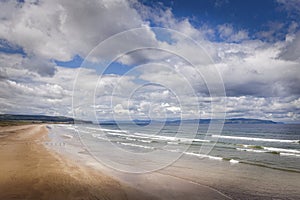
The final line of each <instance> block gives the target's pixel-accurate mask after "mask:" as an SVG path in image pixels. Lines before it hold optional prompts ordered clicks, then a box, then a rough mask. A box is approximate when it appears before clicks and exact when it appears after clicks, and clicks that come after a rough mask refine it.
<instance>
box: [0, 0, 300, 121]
mask: <svg viewBox="0 0 300 200" xmlns="http://www.w3.org/2000/svg"><path fill="white" fill-rule="evenodd" d="M79 10H80V12H78V11H79ZM299 13H300V1H298V0H264V1H258V0H252V1H250V0H249V1H239V0H224V1H220V0H210V1H205V0H201V1H196V0H194V1H193V0H178V1H144V0H140V1H138V0H130V1H127V0H120V1H114V0H112V1H104V0H87V1H68V0H63V1H60V0H41V1H26V0H25V1H0V21H1V22H0V66H1V68H0V88H1V89H0V92H1V99H0V106H1V110H0V112H1V113H21V114H48V115H67V116H73V115H74V114H75V115H77V117H78V118H87V119H89V118H91V117H93V116H94V113H96V115H98V117H100V118H101V119H112V118H114V117H117V118H122V119H123V118H124V119H127V118H128V117H131V118H141V119H142V118H147V119H148V118H149V117H150V116H151V117H153V118H161V117H162V116H166V117H168V118H172V117H174V118H178V117H179V116H183V117H184V118H199V117H200V116H201V117H203V118H209V117H211V116H212V115H213V111H212V107H211V105H210V104H211V103H212V102H218V103H217V104H218V105H217V106H216V111H217V112H220V113H221V112H224V113H226V117H228V118H235V117H247V118H261V119H270V120H275V121H287V122H300V88H299V85H300V78H299V77H300V72H299V66H300V53H299V52H300V31H299V30H300V29H299V27H300V24H299V21H300V15H299ZM153 27H162V28H167V29H168V30H169V31H166V30H162V31H159V30H158V29H154V28H153ZM134 28H140V29H142V30H143V31H142V32H139V31H137V32H136V34H134V32H135V31H128V30H131V29H134ZM124 31H125V32H126V31H127V33H126V34H123V35H122V34H121V35H120V33H124ZM172 31H173V32H172ZM175 32H177V33H180V34H181V35H180V34H179V35H180V36H179V35H178V34H176V33H175ZM119 36H120V37H119ZM183 36H184V37H185V38H184V37H183ZM118 37H119V38H118ZM192 40H193V41H194V42H195V43H197V44H198V45H200V46H201V48H200V49H199V48H198V47H197V46H195V44H193V43H192V42H191V41H192ZM148 47H151V48H150V49H152V50H149V49H148V50H147V48H148ZM143 48H146V49H143ZM127 49H128V50H131V51H130V52H127V53H125V54H122V53H121V52H122V51H125V50H127ZM155 49H156V50H155ZM170 52H175V53H178V55H176V54H172V53H170ZM187 57H188V58H189V60H188V61H192V62H193V63H196V64H195V66H191V65H190V64H189V63H188V62H186V60H184V58H187ZM116 58H117V60H115V61H114V62H112V63H111V65H110V66H109V67H108V68H107V69H105V70H104V73H103V76H101V78H100V79H99V72H101V71H102V69H103V68H104V67H105V65H104V64H107V63H110V62H111V61H112V60H114V59H116ZM89 62H91V63H92V64H91V65H89ZM81 64H87V66H93V67H85V66H81ZM199 70H200V71H201V70H203V71H201V73H202V76H199V73H197V72H199ZM214 70H215V72H216V73H217V74H219V75H220V77H219V78H220V79H219V80H222V84H223V86H224V89H225V92H226V96H225V97H222V95H215V97H214V98H213V99H211V98H209V92H208V89H207V85H205V80H204V79H207V80H206V81H208V82H209V83H211V84H212V85H214V84H216V82H217V81H216V80H217V78H216V77H214V76H213V75H209V73H211V72H212V71H214ZM203 74H206V75H207V77H204V78H203ZM183 77H184V78H183ZM186 81H187V82H186ZM145 83H147V84H148V85H149V83H150V85H152V87H148V86H147V87H146V86H145V87H143V84H145ZM158 85H160V87H158ZM73 86H75V87H73ZM137 88H139V89H138V91H139V92H138V95H133V94H135V91H136V90H137ZM190 89H193V91H191V90H190ZM74 91H75V92H79V91H80V92H79V93H78V94H74ZM172 92H173V93H174V94H175V95H171V93H172ZM192 93H194V94H196V95H197V98H196V97H195V96H193V95H191V94H192ZM76 95H78V96H76ZM128 95H132V98H131V97H130V96H128ZM176 95H177V97H180V98H181V99H182V102H181V105H179V104H178V101H177V100H176V98H175V97H176ZM74 96H75V97H76V98H77V99H75V101H74V98H75V97H74ZM112 98H113V100H114V101H113V104H112V101H111V99H112ZM76 100H78V102H77V103H78V104H76ZM72 102H73V104H72ZM74 102H75V104H74ZM225 102H226V103H225ZM195 105H197V106H200V110H196V108H195V107H194V106H195ZM220 105H226V108H224V109H223V110H221V107H222V106H220ZM91 109H92V110H91Z"/></svg>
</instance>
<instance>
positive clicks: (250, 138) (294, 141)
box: [212, 135, 299, 143]
mask: <svg viewBox="0 0 300 200" xmlns="http://www.w3.org/2000/svg"><path fill="white" fill-rule="evenodd" d="M212 137H214V138H224V139H234V140H248V141H261V142H282V143H299V140H280V139H269V138H252V137H239V136H229V135H212Z"/></svg>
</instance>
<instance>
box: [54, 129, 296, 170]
mask: <svg viewBox="0 0 300 200" xmlns="http://www.w3.org/2000/svg"><path fill="white" fill-rule="evenodd" d="M49 128H51V130H52V131H50V137H52V145H53V144H59V145H66V144H67V145H69V146H70V145H73V146H77V147H78V146H81V147H82V148H83V149H84V151H86V153H87V154H89V155H90V156H92V157H93V158H94V159H96V160H97V161H99V162H101V163H102V164H104V165H106V166H108V167H111V168H114V169H116V170H120V171H125V172H131V173H144V172H150V171H155V170H159V169H162V168H164V167H167V166H169V165H172V163H174V162H176V161H177V160H178V159H180V157H181V156H182V155H186V156H190V157H195V158H197V160H199V162H203V161H202V160H203V159H204V160H205V159H209V160H215V161H222V162H229V163H230V164H240V163H243V164H246V165H256V166H258V167H264V168H272V169H278V170H285V171H292V172H296V173H300V125H299V124H225V125H224V126H223V127H222V129H221V131H219V132H217V133H216V132H214V131H211V130H210V129H209V124H185V125H178V124H160V123H157V124H151V125H136V124H134V125H133V124H126V123H125V124H121V125H120V124H118V125H117V124H112V125H95V124H78V125H65V124H59V125H51V127H49ZM54 130H55V131H54ZM58 133H59V134H58ZM197 160H196V161H195V162H197Z"/></svg>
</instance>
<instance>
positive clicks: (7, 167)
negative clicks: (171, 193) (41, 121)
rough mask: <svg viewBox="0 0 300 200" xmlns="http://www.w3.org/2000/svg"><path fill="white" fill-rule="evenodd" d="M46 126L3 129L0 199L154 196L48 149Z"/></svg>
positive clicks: (0, 149)
mask: <svg viewBox="0 0 300 200" xmlns="http://www.w3.org/2000/svg"><path fill="white" fill-rule="evenodd" d="M47 134H48V131H47V128H46V127H45V125H24V126H10V127H1V128H0V163H1V165H0V172H1V173H0V199H1V200H10V199H31V200H34V199H56V200H60V199H72V200H73V199H82V200H83V199H89V200H92V199H155V198H154V197H153V196H151V195H149V194H147V193H145V192H141V191H139V190H136V189H133V188H131V187H128V186H126V185H124V184H120V182H118V181H116V180H114V179H113V178H111V177H109V176H107V175H105V174H103V173H101V172H100V171H98V170H94V169H91V168H89V167H87V166H82V165H80V164H78V163H76V162H74V161H72V160H68V159H67V158H65V157H62V156H61V155H58V154H57V153H55V152H51V151H50V150H48V149H46V148H45V146H44V145H43V142H45V141H47V140H48V139H47Z"/></svg>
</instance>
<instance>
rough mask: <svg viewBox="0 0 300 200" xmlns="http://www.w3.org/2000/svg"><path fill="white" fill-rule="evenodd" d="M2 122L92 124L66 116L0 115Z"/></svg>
mask: <svg viewBox="0 0 300 200" xmlns="http://www.w3.org/2000/svg"><path fill="white" fill-rule="evenodd" d="M0 121H26V122H36V123H37V122H41V123H46V122H49V123H51V122H52V123H67V124H74V121H76V123H92V122H91V121H85V120H78V119H73V118H71V117H64V116H47V115H10V114H0Z"/></svg>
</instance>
